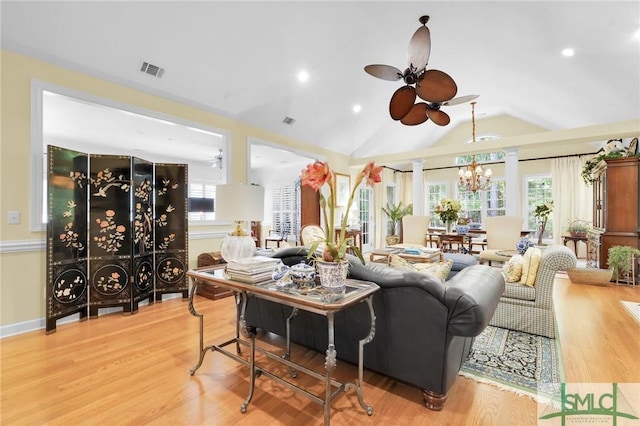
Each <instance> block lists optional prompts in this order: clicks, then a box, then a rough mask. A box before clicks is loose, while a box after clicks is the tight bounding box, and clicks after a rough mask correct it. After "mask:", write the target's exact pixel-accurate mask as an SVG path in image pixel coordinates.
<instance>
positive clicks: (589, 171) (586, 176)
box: [582, 150, 624, 185]
mask: <svg viewBox="0 0 640 426" xmlns="http://www.w3.org/2000/svg"><path fill="white" fill-rule="evenodd" d="M622 157H624V152H623V151H620V150H616V151H611V152H609V153H608V154H605V153H602V154H600V155H596V156H595V157H593V158H591V159H590V160H588V161H587V162H586V163H585V164H584V167H583V168H582V180H583V181H584V183H586V184H587V185H591V184H592V183H593V182H594V181H595V180H596V179H597V178H596V177H595V176H593V169H595V167H596V166H597V165H598V163H600V161H603V160H608V159H611V158H622Z"/></svg>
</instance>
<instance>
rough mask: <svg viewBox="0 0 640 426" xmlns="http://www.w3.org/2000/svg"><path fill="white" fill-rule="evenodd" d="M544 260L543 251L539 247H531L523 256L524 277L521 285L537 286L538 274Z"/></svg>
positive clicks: (521, 279)
mask: <svg viewBox="0 0 640 426" xmlns="http://www.w3.org/2000/svg"><path fill="white" fill-rule="evenodd" d="M540 259H542V250H540V249H539V248H537V247H529V249H527V251H526V253H525V254H524V256H522V277H521V278H520V284H524V285H526V286H529V287H533V286H534V285H535V284H536V274H537V273H538V266H539V265H540Z"/></svg>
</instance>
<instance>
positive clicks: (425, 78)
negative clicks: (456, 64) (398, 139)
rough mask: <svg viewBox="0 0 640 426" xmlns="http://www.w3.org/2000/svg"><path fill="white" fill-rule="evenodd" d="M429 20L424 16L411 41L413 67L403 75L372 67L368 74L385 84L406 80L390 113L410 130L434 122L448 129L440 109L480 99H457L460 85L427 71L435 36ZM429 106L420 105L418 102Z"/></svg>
mask: <svg viewBox="0 0 640 426" xmlns="http://www.w3.org/2000/svg"><path fill="white" fill-rule="evenodd" d="M428 21H429V16H426V15H425V16H421V17H420V23H421V24H422V26H421V27H419V28H418V29H417V30H416V32H415V33H414V34H413V37H411V40H410V41H409V49H408V53H407V59H408V63H409V66H408V67H407V68H406V69H405V70H404V72H402V71H400V70H399V69H398V68H396V67H393V66H391V65H383V64H372V65H367V66H366V67H364V70H365V71H366V72H367V73H368V74H370V75H372V76H374V77H376V78H380V79H382V80H388V81H397V80H401V79H402V80H403V81H404V83H405V86H402V87H400V88H399V89H398V90H396V91H395V92H394V93H393V96H391V101H390V102H389V113H390V115H391V118H393V119H394V120H400V122H401V123H402V124H405V125H407V126H415V125H417V124H421V123H424V122H425V121H427V120H428V119H431V121H433V122H434V123H435V124H437V125H439V126H446V125H447V124H449V122H450V121H451V119H450V117H449V115H448V114H447V113H446V112H444V111H441V109H440V107H442V106H448V105H457V104H461V103H464V102H469V101H471V100H473V99H475V98H477V97H478V95H467V96H461V97H458V98H454V96H455V95H456V93H458V86H457V85H456V82H455V81H454V80H453V78H451V77H450V76H449V75H448V74H447V73H445V72H444V71H440V70H436V69H430V70H427V64H428V62H429V56H430V54H431V32H430V31H429V28H427V22H428ZM417 97H419V98H420V99H422V100H424V101H425V102H418V103H415V102H416V98H417Z"/></svg>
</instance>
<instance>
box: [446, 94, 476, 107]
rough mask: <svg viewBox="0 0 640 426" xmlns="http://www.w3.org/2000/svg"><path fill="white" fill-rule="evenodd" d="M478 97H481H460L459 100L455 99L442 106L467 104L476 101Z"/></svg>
mask: <svg viewBox="0 0 640 426" xmlns="http://www.w3.org/2000/svg"><path fill="white" fill-rule="evenodd" d="M478 96H480V95H466V96H458V97H457V98H453V99H450V100H448V101H444V102H443V103H442V105H448V106H453V105H459V104H463V103H465V102H469V101H472V100H474V99H476V98H477V97H478Z"/></svg>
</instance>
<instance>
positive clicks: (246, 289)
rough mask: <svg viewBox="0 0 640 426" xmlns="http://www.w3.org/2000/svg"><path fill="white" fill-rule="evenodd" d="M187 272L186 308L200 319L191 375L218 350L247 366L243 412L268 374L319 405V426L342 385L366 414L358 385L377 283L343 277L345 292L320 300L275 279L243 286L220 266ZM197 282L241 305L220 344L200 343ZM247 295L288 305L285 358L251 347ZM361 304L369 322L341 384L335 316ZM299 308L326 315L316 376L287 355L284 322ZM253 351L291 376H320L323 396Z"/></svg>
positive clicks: (327, 416)
mask: <svg viewBox="0 0 640 426" xmlns="http://www.w3.org/2000/svg"><path fill="white" fill-rule="evenodd" d="M187 276H189V277H191V280H190V282H191V284H190V288H189V312H190V313H191V315H193V316H195V317H198V318H199V321H200V329H199V330H200V347H199V359H198V363H197V364H196V365H195V366H194V367H193V368H191V370H190V373H191V375H193V374H195V372H196V371H197V370H198V368H200V366H201V365H202V362H203V360H204V356H205V354H206V353H207V352H208V351H215V352H220V353H222V354H224V355H226V356H228V357H230V358H232V359H234V360H236V361H238V362H240V363H241V364H243V365H245V366H248V367H249V394H248V396H247V398H246V399H245V401H244V402H243V403H242V404H241V406H240V411H241V412H242V413H245V412H246V411H247V407H248V406H249V403H250V402H251V398H252V397H253V392H254V386H255V379H256V377H257V376H265V377H268V378H270V379H272V380H274V381H276V382H278V383H280V384H281V385H284V386H286V387H288V388H290V389H292V390H294V391H295V392H297V393H300V394H301V395H303V396H306V397H307V398H309V399H311V400H312V401H314V402H316V403H318V404H320V405H322V406H323V411H324V424H325V425H328V424H329V422H330V405H331V401H332V400H333V399H334V398H335V397H337V396H338V395H340V394H341V393H342V392H345V391H346V390H347V389H354V390H355V391H356V394H357V396H358V401H359V403H360V406H361V407H362V408H363V409H364V410H365V411H366V412H367V414H368V415H372V414H373V408H372V407H371V406H370V405H367V404H366V403H365V402H364V398H363V393H362V383H363V355H364V345H365V344H367V343H369V342H370V341H371V340H373V337H374V335H375V313H374V311H373V294H374V293H375V292H376V291H378V290H379V287H378V286H377V285H376V284H374V283H371V282H367V281H359V280H351V279H348V280H347V290H346V293H345V296H344V297H343V298H342V299H340V300H337V301H335V302H323V301H322V300H321V297H320V290H313V291H310V292H306V293H302V292H299V291H297V290H295V289H283V288H280V287H279V286H278V285H277V283H276V282H275V281H270V282H267V283H265V284H257V285H254V284H246V283H242V282H239V281H233V280H231V279H229V278H227V277H226V276H225V273H224V265H216V266H210V267H205V268H197V269H192V270H190V271H188V272H187ZM199 285H216V286H219V287H224V288H228V289H229V290H231V291H233V292H234V294H235V296H236V301H237V303H238V305H239V306H240V309H238V310H237V318H236V320H237V321H236V336H235V337H234V338H232V339H230V340H227V341H226V342H222V343H220V344H213V345H208V346H204V331H203V329H204V315H203V314H201V313H199V312H198V311H197V310H196V309H195V306H194V303H193V296H194V294H195V293H196V291H197V288H198V286H199ZM250 297H258V298H262V299H266V300H270V301H272V302H276V303H280V304H283V305H286V306H290V307H292V308H293V311H292V313H291V315H290V316H289V318H288V319H287V336H286V348H285V353H284V356H279V355H277V354H275V353H273V352H270V351H268V350H266V349H264V348H261V347H259V346H257V345H256V342H255V338H256V333H255V330H254V329H252V327H248V326H247V324H246V322H245V319H244V312H245V309H246V305H247V300H248V298H250ZM363 301H364V302H366V303H367V304H368V306H369V312H370V314H371V326H370V330H369V334H368V335H367V336H366V337H364V338H363V339H362V340H360V348H359V356H358V379H357V380H356V381H354V382H350V383H341V382H338V381H336V380H334V379H333V378H332V374H333V371H334V370H335V367H336V356H337V352H336V349H335V341H334V314H335V313H336V312H339V311H341V310H343V309H346V308H347V307H349V306H351V305H354V304H356V303H359V302H363ZM298 309H302V310H306V311H309V312H314V313H317V314H320V315H324V316H325V317H327V325H328V327H327V328H328V345H327V351H326V354H327V356H326V358H325V372H324V374H319V373H318V372H316V371H313V370H310V369H308V368H306V367H304V366H302V365H300V364H297V363H295V362H293V361H292V360H291V359H290V347H291V339H290V337H291V336H289V333H288V331H289V329H290V327H289V326H288V324H289V322H290V321H292V320H293V318H294V317H295V316H296V314H297V312H298ZM241 333H242V334H243V335H244V336H247V337H248V338H249V341H247V340H246V339H243V338H241V337H240V336H241ZM234 344H235V346H236V351H235V353H234V352H231V351H229V350H227V349H226V346H229V345H234ZM241 345H243V346H248V347H249V360H247V359H245V358H244V357H242V356H240V355H241V354H242V351H241V348H240V347H241ZM256 351H258V352H260V353H261V354H263V355H265V356H266V357H268V358H269V359H270V360H273V361H276V362H278V363H281V364H284V365H285V366H286V367H287V370H288V371H289V374H290V375H291V377H293V378H295V377H296V374H297V371H300V372H302V373H304V374H307V375H309V376H311V377H314V378H316V379H318V380H322V381H324V383H325V396H324V398H321V397H319V396H317V395H315V394H312V393H310V392H308V391H307V390H305V389H303V388H301V387H299V386H298V385H296V384H294V383H292V382H291V381H289V380H287V379H286V378H284V377H281V376H278V375H277V374H275V373H273V372H271V371H268V370H267V369H266V368H264V367H260V366H258V365H256V362H255V353H256Z"/></svg>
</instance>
